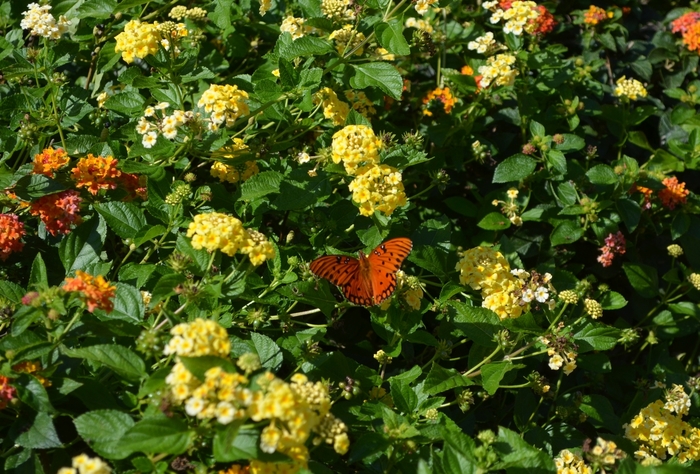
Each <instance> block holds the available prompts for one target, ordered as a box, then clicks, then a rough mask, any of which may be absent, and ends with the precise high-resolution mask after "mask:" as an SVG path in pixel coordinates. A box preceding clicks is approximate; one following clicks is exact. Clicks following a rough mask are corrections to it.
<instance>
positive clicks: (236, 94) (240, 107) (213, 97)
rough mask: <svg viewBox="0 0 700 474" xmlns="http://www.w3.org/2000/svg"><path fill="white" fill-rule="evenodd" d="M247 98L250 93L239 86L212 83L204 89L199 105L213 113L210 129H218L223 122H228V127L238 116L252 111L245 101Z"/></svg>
mask: <svg viewBox="0 0 700 474" xmlns="http://www.w3.org/2000/svg"><path fill="white" fill-rule="evenodd" d="M247 99H248V93H247V92H246V91H243V90H240V89H238V86H231V85H228V84H227V85H223V86H220V85H217V84H212V85H210V86H209V89H207V90H206V91H204V93H203V94H202V97H201V98H200V99H199V101H198V102H197V106H198V107H204V110H205V111H206V112H207V113H210V114H211V116H210V118H211V122H210V123H209V130H211V131H216V130H218V129H219V127H220V126H221V124H222V123H224V122H226V126H227V127H229V126H232V125H233V123H234V122H235V121H236V120H237V119H238V117H240V116H241V115H248V114H249V113H250V109H249V108H248V104H247V103H246V102H245V101H246V100H247Z"/></svg>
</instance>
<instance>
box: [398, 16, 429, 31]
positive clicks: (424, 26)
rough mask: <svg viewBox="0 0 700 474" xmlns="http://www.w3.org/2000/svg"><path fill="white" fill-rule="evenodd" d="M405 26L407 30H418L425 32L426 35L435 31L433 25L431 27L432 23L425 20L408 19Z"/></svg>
mask: <svg viewBox="0 0 700 474" xmlns="http://www.w3.org/2000/svg"><path fill="white" fill-rule="evenodd" d="M404 26H406V28H417V29H419V30H421V31H425V32H426V33H432V32H433V31H434V30H433V25H431V24H430V22H428V21H425V20H423V19H422V18H420V19H416V18H413V17H409V18H406V23H405V24H404Z"/></svg>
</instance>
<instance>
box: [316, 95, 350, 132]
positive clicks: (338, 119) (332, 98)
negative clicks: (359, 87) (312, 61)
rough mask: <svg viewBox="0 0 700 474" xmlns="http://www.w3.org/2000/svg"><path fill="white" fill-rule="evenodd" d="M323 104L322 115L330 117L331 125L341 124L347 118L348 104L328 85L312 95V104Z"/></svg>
mask: <svg viewBox="0 0 700 474" xmlns="http://www.w3.org/2000/svg"><path fill="white" fill-rule="evenodd" d="M319 103H320V104H321V105H322V106H323V116H324V117H326V118H327V119H330V120H331V121H332V122H333V125H343V124H344V123H345V119H347V118H348V113H349V112H350V106H349V105H348V104H346V103H345V102H343V101H342V100H340V99H339V98H338V95H337V94H336V93H335V92H334V91H333V89H331V88H330V87H324V88H323V89H321V90H320V91H318V92H317V93H316V94H315V95H314V104H315V105H318V104H319Z"/></svg>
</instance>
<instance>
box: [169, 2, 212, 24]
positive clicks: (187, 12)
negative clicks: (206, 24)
mask: <svg viewBox="0 0 700 474" xmlns="http://www.w3.org/2000/svg"><path fill="white" fill-rule="evenodd" d="M168 16H169V17H170V18H173V19H175V20H182V19H183V18H188V19H190V20H194V21H197V20H203V19H205V18H206V17H207V11H206V10H204V9H203V8H199V7H194V8H187V7H186V6H184V5H178V6H176V7H173V9H172V10H170V13H168Z"/></svg>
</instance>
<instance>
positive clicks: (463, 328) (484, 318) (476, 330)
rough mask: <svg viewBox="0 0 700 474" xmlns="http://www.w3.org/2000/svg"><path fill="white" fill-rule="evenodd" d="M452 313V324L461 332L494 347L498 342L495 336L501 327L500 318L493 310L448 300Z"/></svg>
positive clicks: (486, 345) (481, 343)
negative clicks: (495, 340)
mask: <svg viewBox="0 0 700 474" xmlns="http://www.w3.org/2000/svg"><path fill="white" fill-rule="evenodd" d="M447 303H448V305H449V307H450V309H451V310H453V311H450V314H452V318H453V320H452V324H453V325H454V326H455V327H456V328H457V329H458V330H459V331H460V333H461V334H463V335H465V336H467V337H469V339H471V340H473V341H474V342H475V343H477V344H479V345H481V346H485V347H494V346H495V345H496V343H495V342H494V340H493V338H494V335H495V334H496V332H498V331H499V330H500V328H501V325H500V320H499V319H498V316H497V315H496V313H494V312H493V311H490V310H488V309H486V308H481V307H476V306H469V305H467V304H465V303H461V302H458V301H448V302H447Z"/></svg>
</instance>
